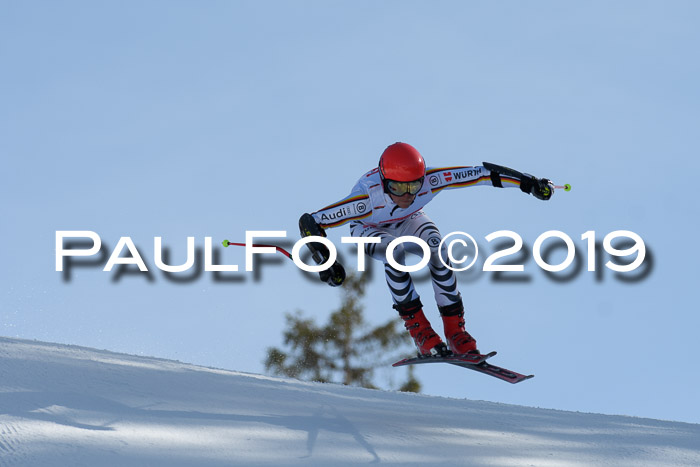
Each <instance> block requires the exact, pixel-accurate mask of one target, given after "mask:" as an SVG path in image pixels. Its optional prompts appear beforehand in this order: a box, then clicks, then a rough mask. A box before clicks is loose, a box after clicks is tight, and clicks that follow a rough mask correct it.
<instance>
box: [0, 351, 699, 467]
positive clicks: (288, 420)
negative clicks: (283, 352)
mask: <svg viewBox="0 0 700 467" xmlns="http://www.w3.org/2000/svg"><path fill="white" fill-rule="evenodd" d="M455 371H458V370H457V369H455ZM474 377H475V378H476V377H485V376H481V375H476V374H475V375H474ZM504 384H506V383H504ZM523 384H527V383H523ZM443 462H444V463H448V464H449V465H473V466H480V465H499V466H510V465H537V466H547V465H552V466H574V465H577V466H583V465H658V466H667V465H700V425H693V424H685V423H677V422H664V421H657V420H649V419H640V418H632V417H622V416H607V415H595V414H583V413H571V412H561V411H554V410H542V409H535V408H527V407H518V406H511V405H504V404H496V403H491V402H478V401H470V400H457V399H446V398H438V397H428V396H422V395H414V394H402V393H394V392H384V391H374V390H366V389H360V388H350V387H343V386H338V385H332V384H315V383H304V382H299V381H294V380H287V379H279V378H271V377H266V376H259V375H251V374H242V373H238V372H235V371H225V370H217V369H211V368H203V367H198V366H193V365H188V364H184V363H179V362H174V361H168V360H161V359H156V358H145V357H138V356H130V355H122V354H116V353H112V352H107V351H100V350H93V349H87V348H81V347H74V346H65V345H57V344H47V343H41V342H34V341H25V340H16V339H7V338H0V466H2V467H6V466H72V465H83V466H158V465H163V466H210V465H211V466H223V465H227V466H230V465H322V466H328V465H356V464H367V463H381V464H387V465H437V464H440V463H443Z"/></svg>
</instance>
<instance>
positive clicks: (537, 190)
mask: <svg viewBox="0 0 700 467" xmlns="http://www.w3.org/2000/svg"><path fill="white" fill-rule="evenodd" d="M523 175H525V177H523V178H522V179H521V180H520V189H521V190H522V191H523V192H524V193H527V194H532V195H533V196H534V197H535V198H537V199H541V200H544V201H547V200H548V199H549V198H551V197H552V194H553V193H554V189H553V186H554V184H553V183H552V181H551V180H548V179H546V178H536V177H534V176H532V175H530V174H523Z"/></svg>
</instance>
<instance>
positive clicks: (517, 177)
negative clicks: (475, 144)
mask: <svg viewBox="0 0 700 467" xmlns="http://www.w3.org/2000/svg"><path fill="white" fill-rule="evenodd" d="M486 164H488V163H485V165H486ZM488 165H489V167H490V168H492V169H493V168H495V167H501V166H495V165H492V164H488ZM502 168H503V169H507V168H506V167H502ZM425 176H426V180H427V183H428V186H430V189H431V190H432V192H433V193H437V192H439V191H442V190H445V189H448V190H450V189H455V188H465V187H470V186H477V185H486V186H493V187H496V188H520V190H521V191H523V192H524V193H528V194H533V195H534V196H535V197H537V198H539V199H542V200H548V199H549V198H551V197H552V192H553V190H552V189H551V186H550V185H551V181H549V180H547V179H545V178H541V179H538V178H536V177H533V176H532V175H529V174H523V173H520V172H517V171H515V170H512V169H508V170H506V171H502V172H498V171H496V170H489V169H488V168H486V167H484V166H475V167H470V166H460V167H440V168H429V169H428V170H427V171H426V174H425Z"/></svg>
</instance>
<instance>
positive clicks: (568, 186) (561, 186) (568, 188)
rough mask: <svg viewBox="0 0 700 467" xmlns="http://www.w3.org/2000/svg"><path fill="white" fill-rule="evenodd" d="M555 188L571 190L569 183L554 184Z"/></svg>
mask: <svg viewBox="0 0 700 467" xmlns="http://www.w3.org/2000/svg"><path fill="white" fill-rule="evenodd" d="M554 189H555V190H564V191H571V185H569V184H568V183H566V184H564V185H554Z"/></svg>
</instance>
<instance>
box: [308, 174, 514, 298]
mask: <svg viewBox="0 0 700 467" xmlns="http://www.w3.org/2000/svg"><path fill="white" fill-rule="evenodd" d="M476 185H489V186H495V187H500V188H503V187H516V188H517V187H520V180H518V179H515V178H510V177H507V176H503V175H499V174H497V173H495V172H489V170H487V169H486V168H484V167H480V166H479V167H443V168H428V169H427V170H426V173H425V179H424V182H423V186H422V187H421V189H420V191H419V192H418V194H417V195H416V198H415V200H414V201H413V204H411V205H410V206H409V207H408V208H406V209H402V208H400V207H399V206H398V205H397V204H396V203H394V202H393V201H392V199H391V197H390V196H389V195H388V194H386V193H385V192H384V187H383V185H382V180H381V178H380V175H379V169H374V170H371V171H369V172H367V173H366V174H365V175H363V176H362V177H361V178H360V180H358V182H357V183H356V184H355V186H354V187H353V189H352V191H351V192H350V195H348V196H347V197H346V198H344V199H342V200H340V201H338V202H337V203H334V204H331V205H330V206H327V207H325V208H323V209H321V210H319V211H316V212H314V213H312V216H313V217H314V219H315V220H316V222H317V223H318V224H319V225H320V226H321V227H323V228H324V229H327V228H329V227H337V226H340V225H343V224H346V223H349V224H350V234H351V235H352V236H353V237H379V238H380V239H381V243H377V244H368V245H366V247H365V253H366V254H367V255H369V256H371V257H372V258H374V259H376V260H378V261H381V262H382V263H383V264H384V271H385V275H386V281H387V284H388V285H389V290H390V291H391V296H392V298H393V300H394V303H395V304H397V305H398V304H403V303H407V302H410V301H412V300H415V299H417V298H419V297H418V293H417V292H416V290H415V288H414V286H413V282H412V280H411V276H410V274H409V273H408V272H401V271H398V270H397V269H395V268H394V267H392V266H391V265H390V264H389V263H388V261H387V259H386V248H387V246H388V245H389V243H390V242H391V241H392V240H394V239H395V238H397V237H401V236H415V237H419V238H421V239H422V240H423V241H425V242H426V243H427V244H428V246H429V247H430V250H431V257H430V261H429V263H428V267H429V269H430V276H431V279H432V283H433V291H434V292H435V301H436V302H437V305H438V306H439V307H444V306H448V305H452V304H455V303H457V302H459V301H460V294H459V291H458V290H457V281H456V278H455V275H454V272H453V271H452V270H451V269H449V268H447V267H446V266H445V265H444V264H442V261H440V258H439V257H438V248H439V245H440V242H441V240H442V236H441V235H440V231H439V230H438V229H437V227H436V226H435V224H434V223H433V221H432V220H430V218H429V217H428V216H427V215H426V214H425V213H424V212H423V211H422V209H423V207H425V205H426V204H428V203H429V202H430V201H432V199H433V198H435V196H436V195H437V194H438V193H440V192H441V191H442V190H445V189H453V188H464V187H470V186H476ZM445 249H446V246H445V245H443V251H442V258H443V259H444V260H445V261H446V262H447V261H449V260H448V259H447V258H448V257H447V252H446V251H445ZM407 252H408V253H415V254H418V255H421V256H422V255H423V251H422V249H421V248H420V247H419V246H418V245H417V244H415V243H411V242H404V243H402V244H399V246H398V247H397V248H396V249H395V250H394V253H393V256H394V259H395V260H396V262H397V263H399V264H402V265H405V264H406V263H405V254H406V253H407ZM448 264H449V263H448Z"/></svg>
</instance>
